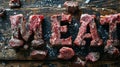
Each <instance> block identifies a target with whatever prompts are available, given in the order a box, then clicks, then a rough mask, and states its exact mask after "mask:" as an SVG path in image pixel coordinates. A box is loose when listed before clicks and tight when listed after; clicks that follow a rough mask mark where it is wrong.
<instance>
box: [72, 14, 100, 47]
mask: <svg viewBox="0 0 120 67" xmlns="http://www.w3.org/2000/svg"><path fill="white" fill-rule="evenodd" d="M94 19H95V16H94V15H88V14H83V15H82V16H81V18H80V23H81V26H80V28H79V32H78V35H77V37H76V39H75V41H74V44H75V45H77V46H80V45H85V44H86V43H85V41H83V40H84V39H85V38H92V41H91V46H100V45H102V39H100V38H99V36H98V33H97V27H96V23H95V22H94ZM88 25H89V27H90V33H87V34H86V30H87V26H88Z"/></svg>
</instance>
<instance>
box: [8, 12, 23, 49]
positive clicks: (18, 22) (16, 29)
mask: <svg viewBox="0 0 120 67" xmlns="http://www.w3.org/2000/svg"><path fill="white" fill-rule="evenodd" d="M23 18H24V17H23V15H22V14H18V15H13V16H10V21H11V29H12V38H11V39H10V42H9V43H10V46H12V45H14V46H13V47H15V46H22V45H23V40H22V33H23V32H24V27H23V26H22V25H23V23H24V22H23V21H24V20H23Z"/></svg>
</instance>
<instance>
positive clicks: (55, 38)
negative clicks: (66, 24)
mask: <svg viewBox="0 0 120 67" xmlns="http://www.w3.org/2000/svg"><path fill="white" fill-rule="evenodd" d="M57 17H58V16H57V15H53V16H51V20H52V22H51V27H52V30H51V31H52V34H51V37H50V43H51V45H57V44H60V30H59V28H60V23H59V21H58V19H57Z"/></svg>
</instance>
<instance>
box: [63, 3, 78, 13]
mask: <svg viewBox="0 0 120 67" xmlns="http://www.w3.org/2000/svg"><path fill="white" fill-rule="evenodd" d="M64 6H65V7H66V8H67V12H68V13H71V14H75V13H77V11H79V7H78V2H74V1H66V2H65V3H64Z"/></svg>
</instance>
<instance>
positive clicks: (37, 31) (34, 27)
mask: <svg viewBox="0 0 120 67" xmlns="http://www.w3.org/2000/svg"><path fill="white" fill-rule="evenodd" d="M43 19H44V16H43V15H31V16H30V19H29V21H30V24H29V27H30V30H31V31H33V32H34V40H33V41H32V46H35V47H37V46H41V45H42V44H44V40H43V39H42V21H43Z"/></svg>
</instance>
